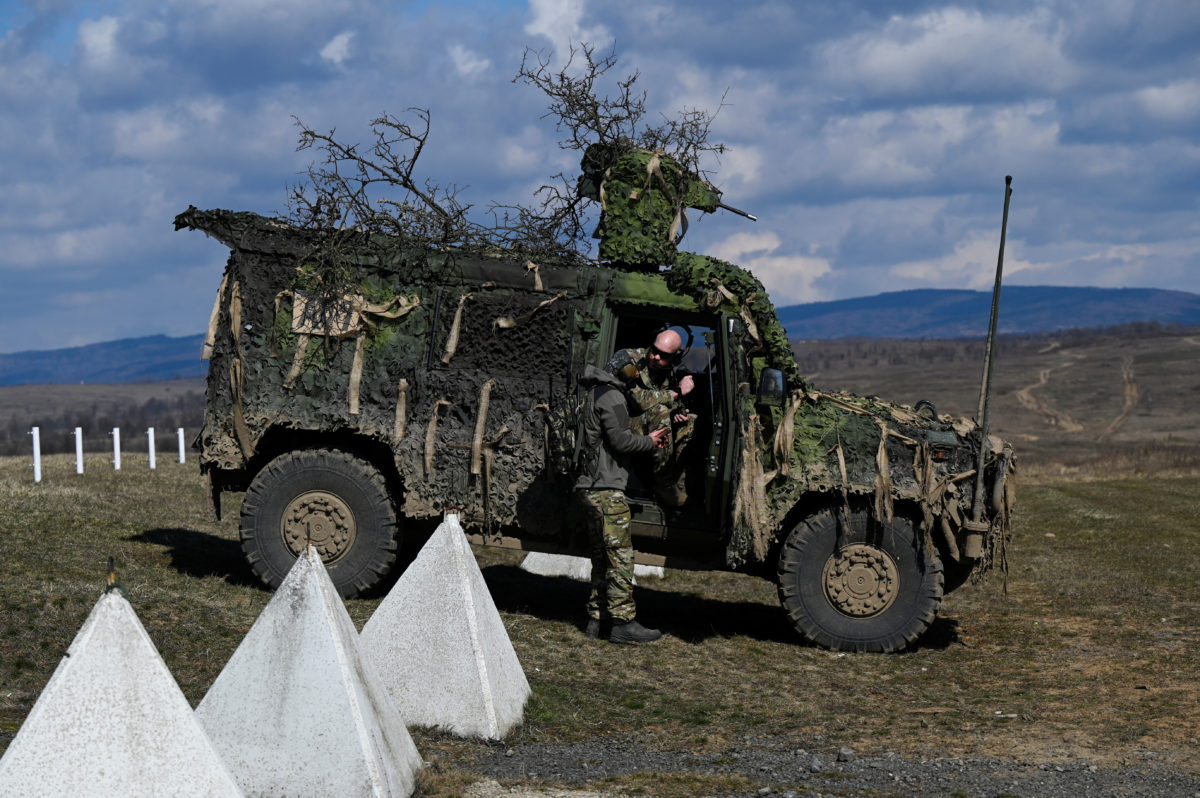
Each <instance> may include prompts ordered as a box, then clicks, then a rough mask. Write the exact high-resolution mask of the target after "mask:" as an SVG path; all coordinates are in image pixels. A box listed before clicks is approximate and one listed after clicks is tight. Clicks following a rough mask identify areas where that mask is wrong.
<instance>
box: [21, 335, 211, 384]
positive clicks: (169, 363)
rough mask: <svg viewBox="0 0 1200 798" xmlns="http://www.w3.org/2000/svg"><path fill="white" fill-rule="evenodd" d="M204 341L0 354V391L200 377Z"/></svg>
mask: <svg viewBox="0 0 1200 798" xmlns="http://www.w3.org/2000/svg"><path fill="white" fill-rule="evenodd" d="M203 345H204V335H203V334H201V335H188V336H184V337H182V338H169V337H167V336H165V335H151V336H149V337H146V338H124V339H122V340H120V341H107V342H105V343H101V344H89V345H88V346H75V347H71V348H70V349H52V350H48V351H34V352H13V353H12V354H7V355H5V354H0V385H63V384H72V385H78V384H80V383H84V384H88V385H91V384H97V383H104V384H110V383H126V382H154V381H158V380H178V379H188V378H195V377H203V376H205V375H206V374H208V363H206V362H205V361H203V360H201V359H200V349H201V347H202V346H203Z"/></svg>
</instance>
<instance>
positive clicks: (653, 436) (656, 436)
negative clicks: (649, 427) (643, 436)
mask: <svg viewBox="0 0 1200 798" xmlns="http://www.w3.org/2000/svg"><path fill="white" fill-rule="evenodd" d="M668 434H669V433H668V432H667V429H666V428H665V427H663V428H660V429H656V430H654V432H651V433H650V440H652V441H654V446H655V448H656V449H665V448H667V435H668Z"/></svg>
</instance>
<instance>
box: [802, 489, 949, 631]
mask: <svg viewBox="0 0 1200 798" xmlns="http://www.w3.org/2000/svg"><path fill="white" fill-rule="evenodd" d="M840 515H841V513H839V512H835V511H833V510H825V511H822V512H819V513H816V514H814V515H811V516H809V517H808V518H806V519H804V520H803V521H801V522H800V523H799V524H797V525H796V527H795V528H794V529H793V530H792V531H791V533H790V534H789V535H788V537H787V540H786V541H785V542H784V545H783V549H782V551H780V554H779V600H780V602H781V603H782V604H783V608H784V610H785V611H786V612H787V614H788V616H789V617H790V618H791V620H792V623H793V624H794V625H795V627H796V630H797V631H798V632H800V634H802V635H803V636H804V637H806V638H808V639H809V640H811V641H812V642H813V643H816V644H817V645H819V646H824V647H825V648H829V649H832V650H834V651H839V650H842V651H878V652H889V651H898V650H900V649H902V648H904V647H905V646H907V645H909V644H910V643H912V641H914V640H915V639H916V638H917V637H918V636H919V635H920V634H921V633H922V632H923V631H925V629H926V628H928V626H929V624H930V623H932V622H933V619H934V617H935V616H936V615H937V611H938V607H939V606H940V605H941V602H942V563H941V560H940V559H938V556H937V555H936V554H935V553H933V552H932V551H930V550H928V549H927V547H926V546H925V545H924V544H923V541H922V540H921V538H920V537H919V536H918V535H917V534H916V533H915V532H914V529H913V524H912V522H911V521H910V520H908V519H907V518H903V517H901V516H896V517H895V518H894V519H893V520H892V521H890V522H884V523H880V522H877V521H875V520H874V519H873V518H871V515H870V513H869V512H867V511H866V510H863V509H858V510H854V511H852V512H851V513H850V514H849V517H848V519H846V520H845V521H846V522H845V523H843V522H842V521H839V516H840Z"/></svg>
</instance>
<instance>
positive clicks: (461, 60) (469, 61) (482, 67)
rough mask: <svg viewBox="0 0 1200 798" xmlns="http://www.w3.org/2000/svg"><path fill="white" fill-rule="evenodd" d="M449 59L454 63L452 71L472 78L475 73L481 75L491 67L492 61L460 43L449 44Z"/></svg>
mask: <svg viewBox="0 0 1200 798" xmlns="http://www.w3.org/2000/svg"><path fill="white" fill-rule="evenodd" d="M449 51H450V60H451V61H452V62H453V64H454V71H455V72H457V73H458V74H459V75H461V76H462V77H464V78H472V77H475V76H477V75H482V74H484V73H485V72H487V71H488V70H489V69H491V68H492V62H491V61H489V60H488V59H486V58H483V57H482V56H480V55H479V54H478V53H475V52H473V51H471V50H468V49H467V48H466V47H463V46H462V45H461V44H452V45H450V50H449Z"/></svg>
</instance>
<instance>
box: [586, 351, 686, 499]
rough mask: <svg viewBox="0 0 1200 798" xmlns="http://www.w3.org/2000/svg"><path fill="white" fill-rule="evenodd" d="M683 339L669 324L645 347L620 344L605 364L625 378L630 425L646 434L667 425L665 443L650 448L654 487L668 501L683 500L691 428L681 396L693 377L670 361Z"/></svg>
mask: <svg viewBox="0 0 1200 798" xmlns="http://www.w3.org/2000/svg"><path fill="white" fill-rule="evenodd" d="M682 346H683V339H682V338H681V337H680V335H679V333H677V332H675V331H674V330H670V329H667V330H663V331H661V332H660V333H658V335H656V336H655V338H654V343H652V344H651V345H650V346H648V347H646V348H645V349H622V350H621V351H620V352H617V354H616V355H614V356H613V359H612V360H610V361H609V363H608V365H607V366H606V367H605V370H606V371H608V372H609V373H610V374H613V375H615V376H617V377H620V378H621V379H623V380H625V381H626V385H627V391H628V395H629V404H630V412H631V413H632V414H633V420H632V429H633V431H634V432H635V433H637V434H640V435H646V434H649V433H651V432H654V431H657V430H666V431H667V436H666V438H665V443H664V445H663V446H662V447H660V448H659V449H656V450H655V452H654V493H655V495H656V496H657V497H658V501H659V502H660V503H661V504H663V505H666V506H668V507H679V506H681V505H682V504H683V503H684V502H686V501H687V487H686V477H687V474H686V469H685V467H684V462H683V461H684V456H685V454H686V452H687V445H688V443H689V442H690V441H691V438H692V433H693V432H694V431H695V422H696V415H695V414H694V413H689V412H687V408H686V407H685V406H684V404H683V397H684V396H686V395H687V394H689V393H691V391H692V389H693V388H694V387H695V381H694V380H693V379H692V376H691V375H690V374H686V375H684V376H683V377H682V378H680V377H678V376H677V375H676V373H675V366H676V365H678V363H679V360H680V359H681V357H682V356H683V351H682Z"/></svg>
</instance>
